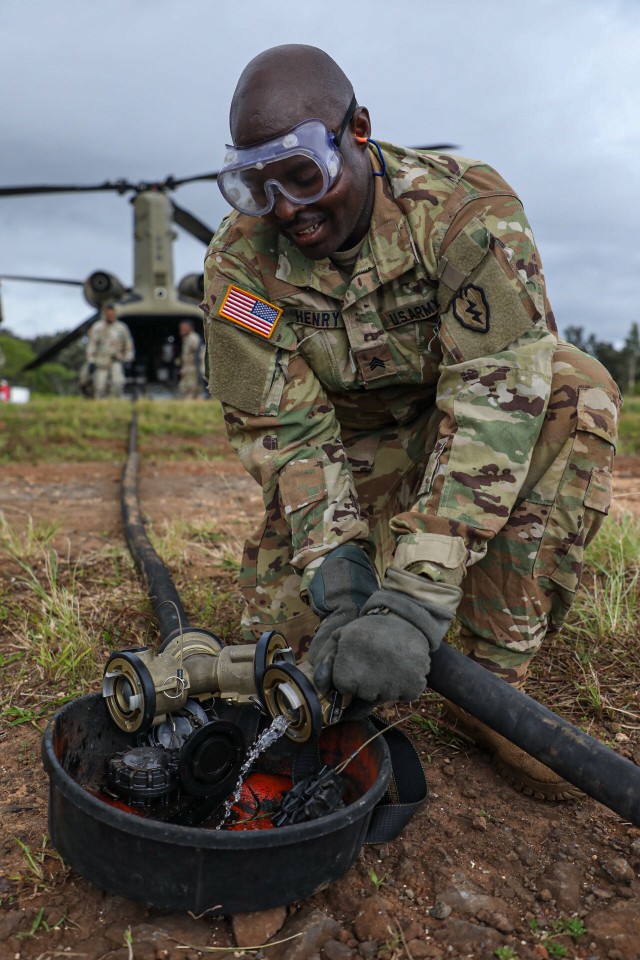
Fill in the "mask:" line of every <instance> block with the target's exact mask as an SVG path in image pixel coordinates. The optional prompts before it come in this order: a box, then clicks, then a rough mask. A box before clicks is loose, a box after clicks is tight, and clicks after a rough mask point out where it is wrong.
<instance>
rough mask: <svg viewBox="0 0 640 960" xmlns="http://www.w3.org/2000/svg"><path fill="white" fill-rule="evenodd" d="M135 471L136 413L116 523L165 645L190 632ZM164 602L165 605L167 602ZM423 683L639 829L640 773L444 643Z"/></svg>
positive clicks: (638, 768) (616, 755) (629, 763)
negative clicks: (147, 520)
mask: <svg viewBox="0 0 640 960" xmlns="http://www.w3.org/2000/svg"><path fill="white" fill-rule="evenodd" d="M138 467H139V456H138V453H137V416H136V411H135V410H134V413H133V417H132V420H131V426H130V432H129V456H128V458H127V462H126V464H125V468H124V472H123V477H122V516H123V519H124V526H125V536H126V539H127V544H128V546H129V550H130V552H131V555H132V557H133V559H134V562H135V564H136V567H137V568H138V570H139V572H140V573H141V575H142V576H143V578H144V580H145V581H146V584H147V588H148V595H149V598H150V599H151V602H152V604H153V609H154V613H155V615H156V617H157V619H158V623H159V626H160V632H161V637H162V639H163V640H164V639H166V637H168V636H169V634H170V633H173V631H174V630H176V629H177V628H178V627H179V626H180V623H181V624H182V626H183V627H186V626H189V621H188V619H187V615H186V613H185V611H184V609H183V607H182V603H181V602H180V597H179V596H178V592H177V590H176V588H175V585H174V583H173V581H172V579H171V577H170V575H169V573H168V571H167V569H166V568H165V566H164V564H163V563H162V560H161V559H160V557H159V556H158V554H157V553H156V551H155V550H154V549H153V547H152V546H151V544H150V543H149V540H148V539H147V535H146V533H145V528H144V523H143V521H142V517H141V513H140V505H139V501H138V485H137V480H138ZM169 600H170V601H171V603H168V602H166V601H169ZM174 605H175V606H174ZM428 682H429V687H430V688H431V689H432V690H435V691H436V693H439V694H441V695H442V696H443V697H446V699H447V700H451V701H452V703H455V704H457V706H459V707H462V709H463V710H467V711H468V712H469V713H470V714H472V716H474V717H476V718H477V719H478V720H480V721H481V722H482V723H485V724H486V725H487V726H488V727H491V729H492V730H495V731H496V732H497V733H500V734H502V736H503V737H506V738H507V740H510V741H511V742H512V743H515V744H516V745H517V746H518V747H521V748H522V749H523V750H525V751H526V752H527V753H528V754H530V755H531V756H532V757H535V758H536V759H537V760H540V761H541V763H544V764H545V765H546V766H548V767H550V769H551V770H554V771H555V772H556V773H558V774H559V775H560V776H561V777H564V779H565V780H568V781H569V782H570V783H572V784H573V785H574V786H576V787H578V788H579V789H580V790H582V791H583V792H584V793H586V794H587V795H588V796H590V797H592V798H593V799H594V800H597V801H599V802H600V803H602V804H604V805H605V806H606V807H609V809H610V810H613V811H615V813H617V814H619V815H620V816H621V817H623V818H624V819H625V820H628V821H629V822H630V823H633V824H634V825H635V826H640V767H638V766H636V765H635V764H634V763H632V762H631V761H630V760H627V759H625V758H624V757H621V756H620V755H619V754H617V753H616V752H615V751H614V750H611V749H610V748H609V747H607V746H605V745H604V744H603V743H601V742H600V741H599V740H596V739H595V738H594V737H590V736H589V735H588V734H587V733H584V732H583V731H582V730H579V729H578V728H577V727H574V726H573V724H571V723H569V722H568V721H567V720H563V719H562V717H559V716H558V715H557V714H555V713H553V712H552V711H551V710H549V709H548V708H547V707H544V706H542V704H540V703H538V702H537V700H533V699H532V698H531V697H529V696H527V695H526V694H525V693H522V691H520V690H517V689H515V688H514V687H512V686H511V685H510V684H508V683H505V681H504V680H501V679H500V677H497V676H495V675H494V674H492V673H490V672H489V671H488V670H485V669H484V667H480V666H479V665H478V664H477V663H475V662H474V661H473V660H471V659H470V658H469V657H466V656H464V655H463V654H462V653H460V652H459V651H458V650H456V649H455V648H454V647H451V646H450V645H449V644H447V643H442V644H441V646H440V648H439V649H438V650H437V651H436V652H435V653H433V654H432V659H431V672H430V674H429V677H428Z"/></svg>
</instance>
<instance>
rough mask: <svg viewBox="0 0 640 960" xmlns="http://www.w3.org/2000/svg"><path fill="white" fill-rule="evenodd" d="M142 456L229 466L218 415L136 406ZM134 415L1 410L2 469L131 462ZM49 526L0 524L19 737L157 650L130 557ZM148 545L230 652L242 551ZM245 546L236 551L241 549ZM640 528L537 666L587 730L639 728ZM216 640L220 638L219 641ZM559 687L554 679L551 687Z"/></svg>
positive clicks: (175, 532) (612, 527) (606, 533)
mask: <svg viewBox="0 0 640 960" xmlns="http://www.w3.org/2000/svg"><path fill="white" fill-rule="evenodd" d="M137 409H138V429H139V449H140V452H141V454H142V456H143V457H144V456H146V457H164V458H182V459H186V458H203V459H205V460H211V461H213V460H215V459H216V458H217V457H219V456H220V455H221V453H220V438H221V436H222V433H223V427H222V418H221V413H220V409H219V406H218V404H217V403H214V402H207V403H203V402H202V403H199V402H188V403H177V402H175V401H156V400H154V401H138V403H137ZM130 417H131V404H130V402H128V401H124V400H123V401H109V402H105V403H91V402H86V401H84V400H79V399H75V398H64V399H61V400H55V401H52V400H46V401H45V400H38V399H36V400H34V401H33V402H32V403H30V404H29V405H25V406H14V405H5V406H3V407H2V409H0V430H1V432H0V463H2V462H4V463H7V462H14V463H15V462H18V463H20V462H22V463H34V462H36V461H37V462H61V461H66V462H80V461H91V460H93V461H95V460H114V461H119V462H122V461H123V459H124V456H125V455H126V449H127V435H128V426H129V421H130ZM621 436H622V438H623V439H622V444H621V451H622V452H623V453H628V454H631V453H634V452H638V449H639V448H640V400H637V399H636V400H632V401H630V402H629V403H627V404H625V407H624V411H623V416H622V427H621ZM55 534H56V528H55V526H54V525H46V524H45V525H40V526H37V525H34V523H33V522H32V521H31V519H30V518H28V519H25V521H24V523H23V524H22V525H21V526H20V527H16V526H15V524H14V525H13V526H12V525H10V524H9V523H8V521H7V520H6V519H5V518H3V516H2V514H1V513H0V620H1V621H2V622H3V624H4V628H3V632H2V635H1V638H0V668H1V669H2V671H3V685H2V692H1V693H0V718H2V719H4V720H5V722H7V723H9V724H11V725H19V724H22V723H28V722H35V723H38V724H42V722H43V720H44V718H45V717H46V716H48V715H50V713H51V711H52V710H53V709H54V708H55V707H56V706H57V705H58V704H59V703H61V702H64V701H65V700H67V699H69V698H72V697H75V696H77V695H78V694H79V693H81V692H83V691H86V690H87V689H89V688H90V687H91V686H93V687H94V688H95V685H96V680H97V674H98V672H99V670H98V666H97V665H99V664H101V663H103V662H104V661H105V660H106V658H107V656H108V655H109V652H110V651H111V650H113V649H118V648H120V647H122V646H123V645H126V646H131V645H133V644H135V643H147V642H152V641H153V637H154V631H155V622H154V620H153V617H152V615H151V613H150V608H149V605H148V601H147V599H146V597H145V596H143V595H142V594H141V589H140V582H139V579H138V576H137V574H136V571H135V569H134V566H133V563H132V561H131V558H130V556H129V554H128V552H127V549H126V547H125V545H124V543H122V544H111V545H109V547H108V548H105V549H104V550H103V551H101V552H100V553H99V554H92V555H87V556H80V557H71V556H68V555H61V554H60V553H59V552H58V551H56V549H54V547H53V545H52V543H53V541H54V539H55ZM153 543H154V546H155V548H156V550H157V551H158V553H159V554H160V556H161V557H163V558H165V562H168V563H170V564H171V569H172V575H173V577H174V580H175V582H176V585H177V588H178V590H179V592H180V594H181V596H183V597H184V601H185V606H188V607H189V609H190V610H191V611H192V612H193V616H194V619H195V622H202V623H204V624H211V623H215V624H216V625H218V627H220V625H222V627H223V631H224V632H225V633H226V634H227V635H228V637H230V638H231V639H234V636H235V633H234V629H235V627H234V624H235V621H236V620H237V619H238V611H239V606H240V602H241V601H240V594H239V592H238V589H237V584H236V573H237V565H238V563H237V561H238V556H237V550H235V549H234V550H231V549H230V548H229V547H228V546H227V547H226V546H225V544H224V543H221V542H220V539H219V537H218V535H217V532H216V530H215V529H211V530H206V529H194V528H193V526H192V525H190V524H182V525H175V524H173V525H171V524H168V525H167V526H166V527H165V528H163V529H162V530H154V531H153ZM194 544H197V549H198V550H200V551H204V552H205V553H206V554H207V556H209V557H211V558H212V562H213V568H214V574H213V583H212V582H211V581H210V579H208V578H203V579H200V578H198V577H197V576H195V577H194V575H193V573H194V572H193V569H192V567H191V566H190V563H189V561H188V560H187V559H185V558H186V557H187V553H188V551H187V549H186V547H187V546H190V547H191V548H193V545H194ZM236 546H237V545H236ZM639 605H640V526H639V524H638V521H637V520H635V519H634V518H633V517H632V516H630V515H624V516H622V517H621V518H617V519H614V518H613V517H609V518H608V519H607V521H606V523H605V525H604V527H603V529H602V531H601V533H600V534H599V536H598V537H597V538H596V540H595V541H594V543H593V544H592V545H591V547H590V548H589V550H588V552H587V562H586V565H585V571H584V576H583V586H582V588H581V590H580V592H579V594H578V597H577V599H576V602H575V604H574V607H573V609H572V612H571V615H570V618H569V621H568V623H567V625H566V627H565V628H564V630H563V631H562V632H561V633H560V634H559V636H558V637H556V638H555V639H554V640H553V641H551V642H550V643H549V644H548V645H547V646H546V648H545V656H543V657H539V658H537V659H536V661H535V669H534V676H533V684H534V687H533V690H532V693H533V695H534V696H538V697H539V699H541V700H542V701H543V702H545V703H546V704H547V705H548V706H550V707H551V708H552V709H554V708H555V709H558V710H559V711H560V712H562V713H563V714H564V715H565V716H567V717H568V718H570V719H572V720H573V722H575V723H578V724H579V725H581V726H584V727H586V728H590V726H591V725H592V724H593V723H596V722H599V721H603V720H606V721H607V722H611V723H614V724H616V725H618V727H617V728H618V729H621V730H623V729H625V727H626V726H630V727H633V728H636V729H637V728H639V727H640V703H639V701H638V693H637V689H638V680H639V679H640V645H639V644H638V642H637V641H638V630H637V623H638V622H639V620H640V609H639ZM223 631H221V632H223ZM553 677H555V678H556V679H555V680H553V679H551V678H553Z"/></svg>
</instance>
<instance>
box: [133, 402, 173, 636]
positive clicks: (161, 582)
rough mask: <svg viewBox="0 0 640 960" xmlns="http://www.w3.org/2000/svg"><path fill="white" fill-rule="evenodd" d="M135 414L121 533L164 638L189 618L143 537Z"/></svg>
mask: <svg viewBox="0 0 640 960" xmlns="http://www.w3.org/2000/svg"><path fill="white" fill-rule="evenodd" d="M137 445H138V415H137V411H136V410H135V409H134V411H133V415H132V417H131V423H130V426H129V455H128V457H127V460H126V463H125V465H124V470H123V473H122V486H121V491H120V502H121V507H122V519H123V521H124V535H125V537H126V540H127V545H128V547H129V552H130V553H131V556H132V557H133V561H134V563H135V565H136V568H137V570H138V572H139V573H140V575H141V577H142V578H143V580H144V582H145V585H146V587H147V594H148V596H149V599H150V600H151V604H152V606H153V612H154V614H155V616H156V619H157V621H158V626H159V629H160V638H161V640H163V641H164V640H165V639H166V638H167V637H168V636H169V634H170V633H173V631H174V630H177V629H178V628H179V627H180V626H182V627H183V628H184V627H188V626H189V619H188V617H187V615H186V613H185V610H184V607H183V606H182V603H181V601H180V597H179V595H178V591H177V590H176V588H175V584H174V582H173V580H172V579H171V575H170V574H169V571H168V570H167V568H166V567H165V565H164V564H163V562H162V560H161V559H160V557H159V556H158V554H157V553H156V551H155V550H154V548H153V547H152V545H151V543H150V542H149V539H148V537H147V534H146V531H145V526H144V522H143V520H142V514H141V512H140V501H139V498H138V470H139V466H140V457H139V455H138V451H137Z"/></svg>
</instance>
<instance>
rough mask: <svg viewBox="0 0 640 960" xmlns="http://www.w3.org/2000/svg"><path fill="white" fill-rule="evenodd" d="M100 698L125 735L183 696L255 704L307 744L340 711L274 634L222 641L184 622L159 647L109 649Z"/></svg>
mask: <svg viewBox="0 0 640 960" xmlns="http://www.w3.org/2000/svg"><path fill="white" fill-rule="evenodd" d="M102 695H103V697H104V699H105V701H106V704H107V709H108V711H109V714H110V716H111V718H112V720H113V721H114V722H115V723H116V725H117V726H118V727H120V729H121V730H124V731H126V732H127V733H147V732H148V731H149V730H150V729H151V727H153V726H156V725H157V724H160V723H163V722H164V720H165V719H166V717H167V715H170V714H172V713H175V712H176V711H178V710H180V709H182V707H184V705H185V703H186V701H187V699H190V698H201V699H209V698H211V697H216V698H219V699H221V700H226V701H228V702H231V703H234V704H238V705H242V704H243V703H257V704H258V705H259V706H260V707H261V708H262V709H263V710H264V711H265V712H266V713H267V714H268V715H269V716H271V717H272V719H275V718H276V717H279V716H284V717H285V718H286V720H287V721H288V726H287V730H286V736H287V737H289V739H290V740H295V741H298V742H301V743H302V742H305V741H306V740H309V739H310V738H311V737H312V736H317V735H318V734H319V732H320V730H321V728H322V727H323V726H325V725H328V724H332V723H336V722H337V721H338V720H339V719H340V716H341V714H342V710H343V706H344V705H343V703H342V697H341V696H340V695H339V694H337V693H336V692H335V691H334V692H332V693H331V694H320V693H318V691H317V690H316V689H315V687H314V685H313V679H312V669H311V667H310V665H309V664H307V663H306V662H305V663H302V664H300V665H298V664H297V663H296V661H295V656H294V653H293V651H292V650H291V648H290V647H289V646H288V644H287V642H286V640H285V639H284V637H283V636H282V635H281V634H279V633H277V631H270V632H267V633H264V634H263V635H262V636H261V637H260V639H259V640H258V642H257V644H241V645H238V646H225V645H224V643H223V642H222V640H221V639H220V638H219V637H217V636H216V635H215V634H214V633H210V632H209V631H207V630H201V629H199V628H197V627H187V628H186V629H184V630H179V631H176V632H175V633H173V634H171V635H170V636H169V637H167V639H166V640H165V642H164V643H163V645H162V647H161V649H160V651H159V652H158V653H154V652H153V651H152V650H150V649H149V648H148V647H138V648H135V649H132V650H121V651H118V652H116V653H113V654H111V656H110V657H109V659H108V661H107V664H106V667H105V670H104V675H103V681H102Z"/></svg>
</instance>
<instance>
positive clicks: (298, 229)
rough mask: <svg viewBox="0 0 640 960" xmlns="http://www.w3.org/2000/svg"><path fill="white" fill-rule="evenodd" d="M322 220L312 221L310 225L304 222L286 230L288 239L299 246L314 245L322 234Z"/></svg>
mask: <svg viewBox="0 0 640 960" xmlns="http://www.w3.org/2000/svg"><path fill="white" fill-rule="evenodd" d="M324 223H325V221H324V219H318V220H313V221H312V222H311V223H308V222H305V223H301V224H298V225H297V226H295V227H290V228H289V229H288V230H287V233H288V235H289V237H290V238H291V239H292V240H293V242H294V243H296V244H298V245H299V246H306V244H311V243H315V242H316V241H317V240H318V239H320V236H321V234H322V232H323V230H322V227H323V225H324Z"/></svg>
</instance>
